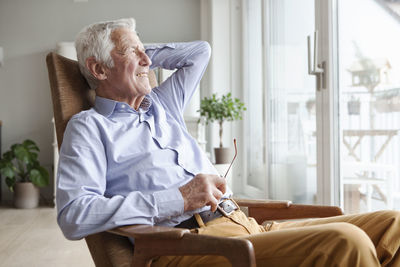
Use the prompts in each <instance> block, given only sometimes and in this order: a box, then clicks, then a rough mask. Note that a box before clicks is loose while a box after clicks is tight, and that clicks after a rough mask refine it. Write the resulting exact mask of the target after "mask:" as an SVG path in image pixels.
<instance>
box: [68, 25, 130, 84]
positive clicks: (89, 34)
mask: <svg viewBox="0 0 400 267" xmlns="http://www.w3.org/2000/svg"><path fill="white" fill-rule="evenodd" d="M117 28H128V29H130V30H131V31H132V32H134V33H136V22H135V19H134V18H126V19H118V20H113V21H104V22H98V23H94V24H91V25H89V26H86V27H85V28H83V29H82V31H81V32H80V33H79V34H78V35H77V37H76V39H75V48H76V54H77V57H78V62H79V68H80V70H81V73H82V74H83V76H85V78H86V80H87V81H88V83H89V86H90V88H92V89H95V88H96V87H97V84H98V80H97V79H96V78H95V77H94V76H93V75H92V73H91V72H90V70H89V69H88V68H87V67H86V59H87V58H89V57H94V58H95V59H96V61H97V62H100V63H104V64H105V65H106V66H107V67H108V68H112V67H113V66H114V61H113V59H112V57H111V55H110V53H111V50H113V49H114V46H115V44H114V43H113V41H112V40H111V36H110V35H111V33H112V32H113V30H115V29H117Z"/></svg>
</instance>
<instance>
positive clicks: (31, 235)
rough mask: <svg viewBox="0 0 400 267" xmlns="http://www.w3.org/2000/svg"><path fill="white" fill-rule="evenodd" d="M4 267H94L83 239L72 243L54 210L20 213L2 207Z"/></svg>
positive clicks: (0, 240) (0, 261) (0, 253)
mask: <svg viewBox="0 0 400 267" xmlns="http://www.w3.org/2000/svg"><path fill="white" fill-rule="evenodd" d="M0 266H1V267H17V266H18V267H22V266H30V267H36V266H37V267H46V266H51V267H58V266H59V267H64V266H65V267H67V266H68V267H70V266H85V267H93V266H94V264H93V262H92V259H91V257H90V253H89V250H88V248H87V247H86V243H85V241H84V240H79V241H69V240H66V239H65V238H64V236H63V235H62V233H61V230H60V229H59V228H58V226H57V222H56V211H55V209H54V208H37V209H29V210H19V209H14V208H8V207H1V206H0Z"/></svg>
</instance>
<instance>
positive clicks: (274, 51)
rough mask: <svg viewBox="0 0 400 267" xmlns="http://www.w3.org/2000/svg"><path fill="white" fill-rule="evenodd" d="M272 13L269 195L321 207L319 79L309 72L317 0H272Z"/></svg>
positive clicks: (269, 48) (269, 22)
mask: <svg viewBox="0 0 400 267" xmlns="http://www.w3.org/2000/svg"><path fill="white" fill-rule="evenodd" d="M268 12H269V13H268V19H269V21H268V23H267V25H268V27H269V29H266V30H267V31H269V33H270V38H269V43H268V47H267V51H268V58H267V60H268V79H267V82H268V104H267V107H268V116H269V118H268V125H269V129H268V139H269V140H268V153H269V154H268V159H269V177H270V184H269V196H270V197H272V198H275V199H289V200H293V201H295V202H297V203H315V200H316V190H317V189H316V188H317V186H316V184H317V182H316V181H317V176H316V173H317V171H316V133H315V131H316V116H315V78H314V77H313V76H310V75H308V73H307V35H311V34H312V33H313V32H314V29H315V27H314V18H315V15H314V0H303V1H298V0H270V1H269V9H268Z"/></svg>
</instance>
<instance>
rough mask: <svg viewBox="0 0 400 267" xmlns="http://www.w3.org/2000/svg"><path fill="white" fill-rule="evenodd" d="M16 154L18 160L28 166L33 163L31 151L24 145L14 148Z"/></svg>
mask: <svg viewBox="0 0 400 267" xmlns="http://www.w3.org/2000/svg"><path fill="white" fill-rule="evenodd" d="M14 154H15V156H16V157H17V159H19V160H20V161H22V162H23V163H25V164H28V163H29V162H30V161H31V154H30V153H29V150H28V149H27V148H26V147H24V146H23V145H17V146H16V147H15V148H14Z"/></svg>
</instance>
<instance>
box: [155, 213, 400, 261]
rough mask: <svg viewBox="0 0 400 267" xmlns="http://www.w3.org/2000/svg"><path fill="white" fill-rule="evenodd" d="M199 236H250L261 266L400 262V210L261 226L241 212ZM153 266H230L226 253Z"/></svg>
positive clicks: (209, 226)
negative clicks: (224, 255) (223, 255)
mask: <svg viewBox="0 0 400 267" xmlns="http://www.w3.org/2000/svg"><path fill="white" fill-rule="evenodd" d="M195 231H196V232H197V233H198V234H207V235H213V236H228V237H229V236H230V237H234V238H246V239H248V240H250V241H251V242H252V243H253V246H254V250H255V256H256V261H257V266H268V267H273V266H279V267H284V266H296V267H305V266H321V267H328V266H340V267H346V266H349V267H357V266H363V267H368V266H399V267H400V251H398V250H399V246H400V212H398V211H378V212H371V213H364V214H357V215H343V216H337V217H330V218H323V219H311V220H302V221H287V222H280V223H277V222H273V223H270V224H267V225H266V226H261V225H258V224H257V222H256V221H255V220H254V219H253V218H248V217H246V215H245V214H244V213H243V212H241V211H240V210H238V211H235V212H234V213H233V214H232V215H230V216H229V218H227V217H221V218H218V219H215V220H213V221H210V222H208V223H207V224H206V225H205V226H204V227H200V228H198V229H196V230H195ZM152 266H156V267H161V266H182V267H183V266H185V267H187V266H218V267H220V266H230V264H229V262H228V261H227V260H226V259H225V258H224V257H221V256H164V257H160V258H159V259H157V260H155V261H154V262H153V263H152Z"/></svg>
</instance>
